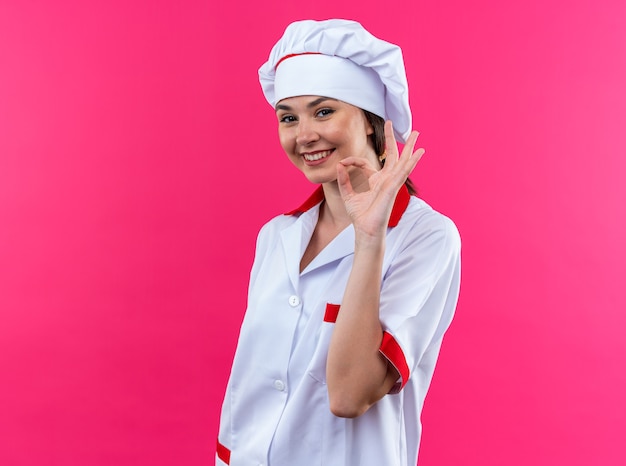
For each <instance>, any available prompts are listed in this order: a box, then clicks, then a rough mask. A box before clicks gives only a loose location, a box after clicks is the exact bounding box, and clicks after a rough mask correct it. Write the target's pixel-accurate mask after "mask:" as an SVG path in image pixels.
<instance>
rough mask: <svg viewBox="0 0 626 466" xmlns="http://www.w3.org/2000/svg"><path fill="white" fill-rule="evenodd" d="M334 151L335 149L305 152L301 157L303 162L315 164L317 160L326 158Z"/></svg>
mask: <svg viewBox="0 0 626 466" xmlns="http://www.w3.org/2000/svg"><path fill="white" fill-rule="evenodd" d="M334 150H335V149H330V150H320V151H316V152H305V153H304V154H302V157H304V160H306V161H308V162H316V161H317V160H322V159H323V158H326V157H328V156H329V155H330V154H331V153H332V152H333V151H334Z"/></svg>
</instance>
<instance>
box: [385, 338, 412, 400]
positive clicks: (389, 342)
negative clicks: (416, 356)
mask: <svg viewBox="0 0 626 466" xmlns="http://www.w3.org/2000/svg"><path fill="white" fill-rule="evenodd" d="M380 352H381V353H383V355H384V356H385V357H386V358H387V359H388V360H389V362H390V363H391V364H393V367H395V368H396V370H397V371H398V373H399V374H400V378H401V379H402V380H401V385H400V388H399V390H398V391H400V390H402V389H403V388H404V386H405V385H406V383H407V381H408V380H409V365H408V364H407V363H406V358H405V357H404V353H403V352H402V348H400V345H399V344H398V342H397V341H396V340H395V338H394V337H392V336H391V334H390V333H387V332H383V341H382V343H381V344H380Z"/></svg>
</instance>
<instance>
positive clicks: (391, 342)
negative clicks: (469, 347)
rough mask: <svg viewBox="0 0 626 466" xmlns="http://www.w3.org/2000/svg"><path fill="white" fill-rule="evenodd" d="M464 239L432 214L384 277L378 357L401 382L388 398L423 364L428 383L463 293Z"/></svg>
mask: <svg viewBox="0 0 626 466" xmlns="http://www.w3.org/2000/svg"><path fill="white" fill-rule="evenodd" d="M460 246H461V243H460V238H459V233H458V230H457V229H456V226H455V225H454V223H453V222H452V221H451V220H450V219H448V218H447V217H445V216H443V215H441V214H438V213H436V212H434V211H432V214H431V215H430V216H429V217H427V218H425V219H421V221H420V220H419V219H418V220H417V221H416V222H415V225H413V226H412V227H411V228H409V233H408V234H407V235H406V238H405V239H404V241H402V247H401V248H399V249H398V251H397V253H396V254H395V259H392V260H391V263H390V265H389V267H388V269H387V271H386V273H385V276H384V279H383V283H382V289H381V305H380V319H381V323H382V325H383V330H384V334H383V340H382V344H381V347H380V352H381V354H383V355H384V356H385V358H387V360H388V361H389V362H390V363H391V364H392V365H393V366H394V367H395V368H396V370H397V371H398V374H399V375H400V378H399V380H398V383H396V384H395V385H394V386H393V387H392V389H391V391H390V393H398V392H399V391H400V390H402V388H404V387H405V385H406V384H407V382H408V381H409V379H410V378H411V376H412V374H413V373H414V372H415V371H416V369H417V368H418V367H420V366H421V365H422V364H423V365H424V366H425V367H423V368H422V369H424V370H423V373H425V374H428V376H427V377H428V380H424V381H422V382H425V383H429V382H430V377H431V376H432V371H433V370H434V363H435V360H436V357H434V358H426V359H428V360H426V361H423V358H424V355H425V354H427V353H429V354H433V351H434V353H435V356H436V355H437V354H438V351H439V346H440V344H441V340H442V338H443V335H444V333H445V331H446V330H447V329H448V327H449V325H450V322H451V321H452V317H453V315H454V310H455V308H456V303H457V300H458V294H459V288H460Z"/></svg>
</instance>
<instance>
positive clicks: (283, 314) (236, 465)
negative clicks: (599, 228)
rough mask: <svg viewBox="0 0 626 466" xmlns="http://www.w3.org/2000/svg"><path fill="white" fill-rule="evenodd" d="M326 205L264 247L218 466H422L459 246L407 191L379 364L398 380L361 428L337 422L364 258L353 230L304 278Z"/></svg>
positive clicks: (264, 234) (292, 219) (393, 241)
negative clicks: (339, 370) (352, 304)
mask: <svg viewBox="0 0 626 466" xmlns="http://www.w3.org/2000/svg"><path fill="white" fill-rule="evenodd" d="M323 199H324V194H323V191H322V188H321V186H320V187H319V189H318V190H317V191H316V192H315V193H314V194H313V195H312V196H311V197H310V198H309V199H308V200H307V201H306V202H305V203H304V204H303V205H302V206H300V208H298V209H296V210H294V211H292V212H290V213H289V214H287V215H281V216H279V217H276V218H274V219H272V220H271V221H270V222H268V223H267V224H266V225H265V226H264V227H263V228H262V229H261V231H260V233H259V235H258V238H257V245H256V254H255V259H254V263H253V266H252V271H251V276H250V285H249V290H248V307H247V310H246V314H245V317H244V321H243V324H242V327H241V331H240V335H239V341H238V345H237V350H236V352H235V358H234V361H233V366H232V370H231V375H230V379H229V382H228V386H227V388H226V395H225V399H224V402H223V405H222V414H221V419H220V429H219V435H218V442H217V453H216V464H217V465H219V466H223V465H228V464H230V465H232V466H261V465H270V466H309V465H311V466H312V465H316V466H320V465H321V466H334V465H336V466H352V465H354V466H357V465H358V466H369V465H371V466H396V465H398V466H405V465H406V466H409V465H410V466H414V465H415V464H416V462H417V454H418V448H419V440H420V435H421V422H420V413H421V410H422V405H423V402H424V397H425V395H426V391H427V389H428V386H429V384H430V381H431V378H432V375H433V371H434V367H435V362H436V360H437V356H438V354H439V349H440V346H441V341H442V338H443V335H444V332H445V331H446V330H447V328H448V326H449V325H450V322H451V320H452V317H453V314H454V310H455V307H456V303H457V298H458V293H459V284H460V238H459V234H458V231H457V229H456V227H455V225H454V223H452V221H451V220H450V219H448V218H447V217H445V216H443V215H442V214H440V213H438V212H436V211H435V210H433V209H432V208H431V207H430V206H429V205H428V204H427V203H426V202H424V201H423V200H421V199H419V198H417V197H414V196H410V195H409V193H408V190H407V189H406V187H404V186H403V187H402V188H401V189H400V191H399V193H398V195H397V197H396V200H395V203H394V206H393V210H392V214H391V218H390V220H389V228H388V231H387V237H386V243H385V244H386V246H385V255H384V259H383V266H382V267H383V274H382V277H383V279H382V283H381V294H380V321H381V324H382V327H383V330H384V334H383V341H382V344H381V348H380V352H381V353H382V354H383V355H384V356H385V357H386V358H387V359H388V360H389V361H390V363H391V364H393V365H394V367H395V368H396V369H397V371H398V373H399V374H400V378H399V380H398V382H397V383H396V385H395V386H394V387H393V388H392V390H391V392H390V393H389V394H388V395H386V396H384V397H383V398H382V399H380V400H379V401H378V402H376V403H375V404H374V405H373V406H372V407H370V408H369V409H368V410H367V411H366V412H365V413H364V414H362V415H361V416H359V417H356V418H340V417H337V416H335V415H333V414H332V413H331V411H330V407H329V401H328V391H327V387H326V359H327V355H328V346H329V342H330V337H331V334H332V332H333V327H334V322H335V320H336V318H337V315H338V313H339V312H341V302H342V298H343V294H344V290H345V288H346V283H347V280H348V276H349V274H350V270H351V268H352V260H353V256H354V229H353V227H352V226H351V225H350V226H349V227H347V228H346V229H345V230H343V231H342V232H341V233H340V234H339V235H338V236H337V237H335V238H334V239H333V240H332V242H331V243H329V244H328V245H327V246H326V248H324V249H323V250H322V251H321V252H320V253H319V254H318V255H317V256H316V257H315V258H314V259H313V261H312V262H311V263H310V264H309V265H308V266H307V267H306V268H305V269H304V270H303V271H302V272H300V270H299V267H300V259H301V258H302V255H303V253H304V250H305V248H306V247H307V245H308V242H309V240H310V238H311V235H312V234H313V230H314V228H315V225H316V223H317V219H318V214H319V207H320V204H321V202H322V201H323Z"/></svg>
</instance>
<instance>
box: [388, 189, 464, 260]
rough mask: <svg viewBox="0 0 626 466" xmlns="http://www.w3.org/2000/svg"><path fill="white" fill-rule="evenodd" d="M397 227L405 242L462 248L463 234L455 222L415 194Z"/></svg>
mask: <svg viewBox="0 0 626 466" xmlns="http://www.w3.org/2000/svg"><path fill="white" fill-rule="evenodd" d="M397 228H398V229H399V230H400V232H401V233H402V234H401V236H403V237H404V238H403V239H404V241H403V242H404V243H412V242H416V241H417V242H424V241H426V242H430V243H433V245H435V244H437V245H439V246H440V247H445V248H448V249H451V250H456V251H458V250H460V248H461V236H460V234H459V230H458V228H457V227H456V225H455V224H454V222H453V221H452V220H451V219H450V218H449V217H447V216H445V215H444V214H442V213H441V212H438V211H436V210H435V209H433V208H432V207H431V206H430V205H429V204H428V203H427V202H426V201H424V200H423V199H420V198H418V197H415V196H412V197H411V200H410V202H409V205H408V206H407V209H406V211H405V212H404V214H403V216H402V219H401V220H400V222H399V223H398V226H397Z"/></svg>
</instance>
